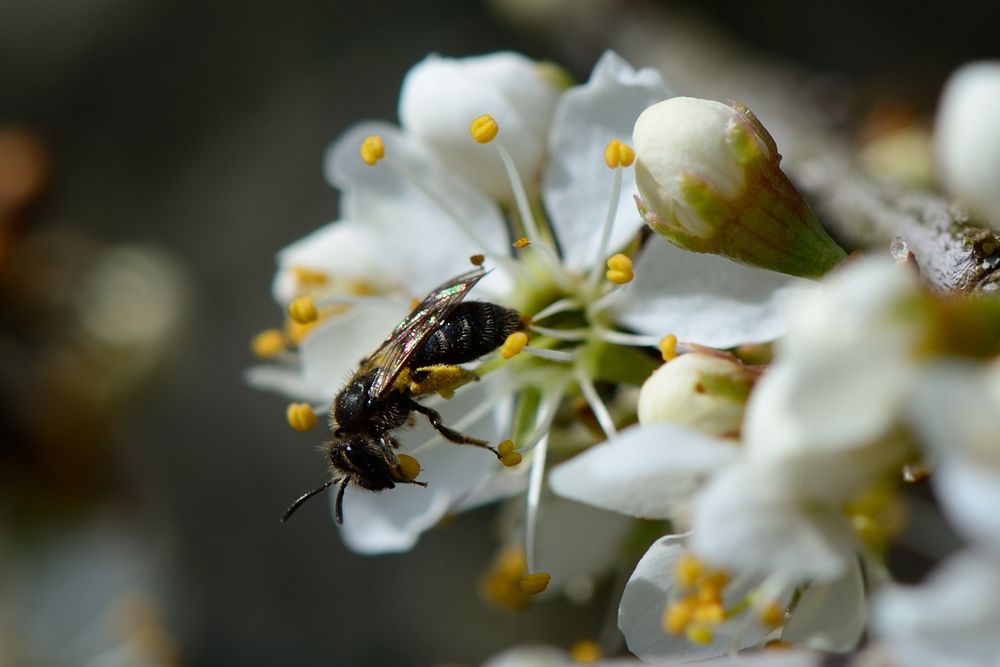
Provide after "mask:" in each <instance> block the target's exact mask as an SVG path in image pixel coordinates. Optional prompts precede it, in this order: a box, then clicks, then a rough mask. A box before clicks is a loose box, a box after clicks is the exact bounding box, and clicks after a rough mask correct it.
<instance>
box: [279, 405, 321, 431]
mask: <svg viewBox="0 0 1000 667" xmlns="http://www.w3.org/2000/svg"><path fill="white" fill-rule="evenodd" d="M285 418H286V419H287V420H288V425H289V426H291V427H292V428H294V429H295V430H296V431H298V432H299V433H305V432H306V431H311V430H313V429H314V428H316V424H317V423H318V420H317V419H316V413H315V412H313V409H312V407H310V405H309V404H308V403H290V404H289V405H288V409H287V410H286V411H285Z"/></svg>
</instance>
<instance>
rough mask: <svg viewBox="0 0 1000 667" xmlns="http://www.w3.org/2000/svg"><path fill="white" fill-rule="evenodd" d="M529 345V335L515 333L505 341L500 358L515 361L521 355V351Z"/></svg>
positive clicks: (521, 332) (519, 332) (501, 347)
mask: <svg viewBox="0 0 1000 667" xmlns="http://www.w3.org/2000/svg"><path fill="white" fill-rule="evenodd" d="M527 344H528V334H526V333H524V332H523V331H515V332H514V333H512V334H511V335H509V336H507V340H505V341H504V342H503V345H501V346H500V356H501V357H503V358H504V359H513V358H514V357H516V356H517V355H518V354H520V353H521V350H523V349H524V346H525V345H527Z"/></svg>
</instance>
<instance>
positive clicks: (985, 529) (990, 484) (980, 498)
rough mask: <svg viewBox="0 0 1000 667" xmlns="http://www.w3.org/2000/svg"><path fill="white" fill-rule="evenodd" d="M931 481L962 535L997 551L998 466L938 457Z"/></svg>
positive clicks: (999, 545) (999, 544) (999, 536)
mask: <svg viewBox="0 0 1000 667" xmlns="http://www.w3.org/2000/svg"><path fill="white" fill-rule="evenodd" d="M995 416H996V415H995V414H994V417H995ZM931 482H932V483H933V484H934V490H935V491H936V493H937V496H938V499H939V500H940V502H941V506H942V509H943V510H944V513H945V515H946V516H947V517H948V518H949V519H950V520H951V521H952V523H954V525H955V527H956V528H957V529H958V530H959V531H960V532H961V533H962V535H964V536H965V537H966V538H968V539H970V540H972V541H973V542H975V543H977V544H980V545H983V546H988V547H990V548H991V549H993V550H994V552H995V553H997V554H1000V511H998V508H1000V469H997V468H996V467H993V466H984V465H982V464H981V463H978V462H977V461H975V460H973V459H970V458H961V457H953V458H950V457H949V458H941V459H939V460H938V461H937V464H936V465H935V467H934V474H933V475H931Z"/></svg>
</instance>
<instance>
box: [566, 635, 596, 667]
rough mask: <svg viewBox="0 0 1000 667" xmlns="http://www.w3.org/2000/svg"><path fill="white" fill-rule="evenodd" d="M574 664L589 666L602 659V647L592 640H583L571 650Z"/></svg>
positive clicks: (570, 653)
mask: <svg viewBox="0 0 1000 667" xmlns="http://www.w3.org/2000/svg"><path fill="white" fill-rule="evenodd" d="M569 655H570V657H571V658H573V662H575V663H577V664H580V665H589V664H592V663H595V662H597V661H598V660H600V659H601V647H600V646H598V644H597V642H595V641H594V640H592V639H581V640H580V641H578V642H577V643H575V644H573V646H571V647H570V649H569Z"/></svg>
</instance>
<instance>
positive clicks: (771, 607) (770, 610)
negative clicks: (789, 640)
mask: <svg viewBox="0 0 1000 667" xmlns="http://www.w3.org/2000/svg"><path fill="white" fill-rule="evenodd" d="M760 622H761V623H763V624H764V625H766V626H767V627H769V628H777V627H778V626H781V625H784V623H785V610H784V609H783V608H782V607H780V606H778V603H777V602H774V601H771V602H768V603H767V604H766V605H764V607H763V609H761V610H760Z"/></svg>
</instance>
